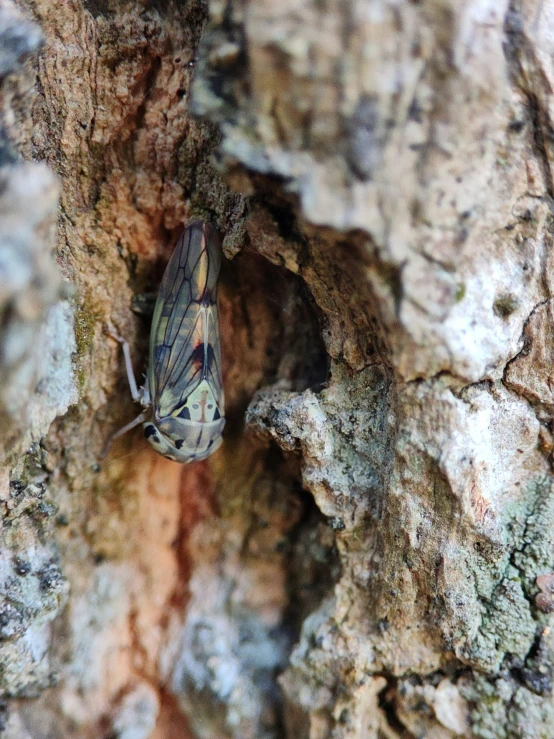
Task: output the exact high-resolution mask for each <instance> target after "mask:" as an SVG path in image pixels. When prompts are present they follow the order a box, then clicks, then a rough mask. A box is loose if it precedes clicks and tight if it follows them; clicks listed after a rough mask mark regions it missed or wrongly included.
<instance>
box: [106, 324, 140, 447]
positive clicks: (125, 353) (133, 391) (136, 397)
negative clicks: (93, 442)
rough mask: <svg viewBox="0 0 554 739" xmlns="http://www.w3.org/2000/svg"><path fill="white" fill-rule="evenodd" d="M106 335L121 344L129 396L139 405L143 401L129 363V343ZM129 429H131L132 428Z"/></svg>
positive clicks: (114, 335) (120, 338)
mask: <svg viewBox="0 0 554 739" xmlns="http://www.w3.org/2000/svg"><path fill="white" fill-rule="evenodd" d="M106 333H107V334H108V336H111V337H112V339H115V340H116V341H117V342H119V343H120V344H121V348H122V349H123V357H124V358H125V369H126V371H127V380H128V381H129V389H130V390H131V396H132V398H133V400H134V401H135V402H136V403H141V402H142V400H143V395H142V393H141V391H140V390H139V388H138V385H137V381H136V379H135V372H134V370H133V363H132V361H131V348H130V346H129V342H128V341H125V339H124V338H123V337H122V336H118V335H117V334H116V333H115V332H114V331H107V332H106ZM135 425H136V424H135ZM130 428H132V426H131V427H130ZM114 439H115V436H114Z"/></svg>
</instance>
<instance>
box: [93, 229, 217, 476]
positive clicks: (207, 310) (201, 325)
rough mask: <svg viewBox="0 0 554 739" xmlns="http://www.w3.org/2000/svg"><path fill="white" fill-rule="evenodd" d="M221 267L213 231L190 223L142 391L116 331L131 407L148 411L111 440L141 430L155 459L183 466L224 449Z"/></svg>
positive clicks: (153, 333) (159, 309)
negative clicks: (133, 404)
mask: <svg viewBox="0 0 554 739" xmlns="http://www.w3.org/2000/svg"><path fill="white" fill-rule="evenodd" d="M220 265H221V245H220V242H219V238H218V236H217V233H216V231H215V229H214V228H213V226H210V224H208V223H205V222H204V221H195V222H193V223H191V224H190V225H189V226H188V227H187V228H186V229H185V231H184V233H183V235H182V236H181V238H180V239H179V241H178V242H177V246H176V247H175V250H174V252H173V254H172V255H171V259H170V260H169V262H168V265H167V267H166V270H165V274H164V276H163V279H162V283H161V285H160V289H159V292H158V297H157V300H156V307H155V309H154V316H153V318H152V328H151V330H150V351H149V365H148V375H147V383H146V384H145V387H143V388H141V389H139V388H138V386H137V382H136V380H135V376H134V373H133V367H132V363H131V353H130V349H129V344H128V343H127V342H126V341H125V340H124V339H122V338H121V337H120V336H118V335H117V334H115V333H113V332H110V335H111V336H112V337H113V338H114V339H116V340H117V341H119V342H120V343H121V344H122V346H123V354H124V357H125V366H126V369H127V376H128V378H129V386H130V389H131V395H132V396H133V400H135V401H137V402H140V403H141V404H142V405H143V406H144V408H145V410H144V411H143V412H142V413H141V414H140V415H139V416H138V417H137V418H136V419H135V420H134V421H132V422H131V423H129V424H127V426H125V427H124V428H122V429H121V430H120V431H118V433H117V434H115V435H114V436H113V437H112V439H111V441H113V440H114V439H116V438H118V437H119V436H121V435H122V434H124V433H126V432H127V431H129V430H130V429H132V428H134V427H135V426H138V424H139V423H142V424H143V428H144V436H145V438H146V439H148V441H149V442H150V444H152V446H153V447H154V449H155V450H156V451H157V452H159V453H160V454H163V456H164V457H167V458H168V459H172V460H174V461H175V462H183V463H185V464H186V463H188V462H194V461H195V460H201V459H206V457H208V456H209V455H210V454H212V453H213V452H215V450H216V449H218V448H219V447H220V446H221V443H222V441H223V438H222V432H223V427H224V426H225V418H224V394H223V385H222V377H221V346H220V338H219V313H218V308H217V277H218V274H219V268H220ZM110 443H111V442H110ZM106 451H107V450H106Z"/></svg>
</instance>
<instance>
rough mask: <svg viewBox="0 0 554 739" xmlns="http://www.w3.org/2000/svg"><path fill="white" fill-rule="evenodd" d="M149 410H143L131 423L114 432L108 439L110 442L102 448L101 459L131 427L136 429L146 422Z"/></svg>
mask: <svg viewBox="0 0 554 739" xmlns="http://www.w3.org/2000/svg"><path fill="white" fill-rule="evenodd" d="M148 415H149V411H148V410H146V411H142V413H141V414H140V415H138V416H137V417H136V418H135V419H134V421H131V423H128V424H127V425H126V426H123V428H122V429H119V431H116V432H115V434H113V435H112V436H111V437H110V439H109V440H108V443H107V444H106V446H105V447H104V449H103V450H102V454H101V455H100V459H104V457H105V456H106V455H107V454H108V452H109V451H110V447H111V445H112V444H113V443H114V441H115V440H116V439H119V437H120V436H123V434H126V433H127V431H130V430H131V429H134V428H135V426H138V425H139V424H141V423H144V421H146V419H147V418H148Z"/></svg>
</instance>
